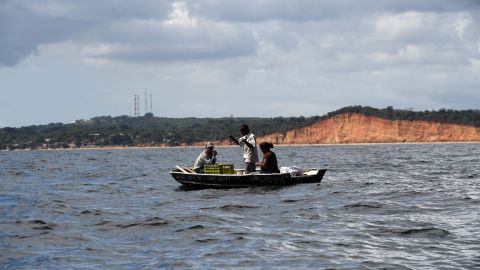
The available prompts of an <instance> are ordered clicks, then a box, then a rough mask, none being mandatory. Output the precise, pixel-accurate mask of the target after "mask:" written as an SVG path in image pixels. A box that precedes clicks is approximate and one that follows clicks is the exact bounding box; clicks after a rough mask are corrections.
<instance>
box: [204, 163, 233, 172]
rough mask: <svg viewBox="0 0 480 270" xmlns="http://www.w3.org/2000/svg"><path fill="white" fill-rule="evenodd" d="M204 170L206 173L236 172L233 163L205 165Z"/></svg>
mask: <svg viewBox="0 0 480 270" xmlns="http://www.w3.org/2000/svg"><path fill="white" fill-rule="evenodd" d="M203 171H204V173H205V174H235V170H234V169H233V164H214V165H205V167H204V168H203Z"/></svg>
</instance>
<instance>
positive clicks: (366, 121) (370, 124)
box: [258, 113, 480, 144]
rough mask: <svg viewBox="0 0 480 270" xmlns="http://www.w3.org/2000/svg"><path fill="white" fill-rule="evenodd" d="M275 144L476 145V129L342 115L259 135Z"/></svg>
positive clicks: (479, 136)
mask: <svg viewBox="0 0 480 270" xmlns="http://www.w3.org/2000/svg"><path fill="white" fill-rule="evenodd" d="M258 140H259V141H271V142H273V143H275V144H337V143H400V142H452V141H456V142H466V141H478V142H480V128H478V127H474V126H466V125H458V124H450V123H438V122H428V121H420V120H387V119H383V118H379V117H375V116H368V115H364V114H360V113H342V114H338V115H335V116H332V117H330V118H327V119H324V120H322V121H320V122H318V123H315V124H313V125H311V126H308V127H304V128H299V129H294V130H290V131H288V132H286V133H273V134H270V135H268V136H260V137H259V138H258Z"/></svg>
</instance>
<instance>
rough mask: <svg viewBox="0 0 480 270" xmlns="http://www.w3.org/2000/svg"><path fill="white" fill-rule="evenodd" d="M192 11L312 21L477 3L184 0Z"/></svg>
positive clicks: (228, 16)
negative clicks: (186, 0)
mask: <svg viewBox="0 0 480 270" xmlns="http://www.w3.org/2000/svg"><path fill="white" fill-rule="evenodd" d="M188 2H189V3H190V5H189V6H191V7H192V13H193V14H195V15H198V16H205V17H209V18H212V19H217V20H224V21H236V22H258V21H269V20H285V21H312V20H313V21H316V20H325V19H332V18H337V17H343V18H344V17H349V16H358V15H362V14H363V15H365V14H378V13H382V12H394V13H396V12H407V11H412V10H416V11H421V12H429V11H431V12H449V11H459V10H470V9H472V8H475V9H478V8H479V7H480V2H479V1H476V0H457V1H451V0H436V1H418V0H403V1H396V0H362V1H355V0H337V1H317V0H305V1H297V0H284V1H277V0H267V1H255V2H252V1H242V0H232V1H223V0H204V1H201V2H199V1H195V0H188Z"/></svg>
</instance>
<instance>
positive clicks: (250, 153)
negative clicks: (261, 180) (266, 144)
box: [238, 133, 258, 163]
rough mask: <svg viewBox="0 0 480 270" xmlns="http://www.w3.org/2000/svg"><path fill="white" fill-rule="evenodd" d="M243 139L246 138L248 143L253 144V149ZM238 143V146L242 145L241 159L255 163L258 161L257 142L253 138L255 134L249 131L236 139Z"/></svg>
mask: <svg viewBox="0 0 480 270" xmlns="http://www.w3.org/2000/svg"><path fill="white" fill-rule="evenodd" d="M244 140H246V141H247V142H248V143H249V144H251V145H252V146H253V149H250V148H249V147H248V146H247V144H245V142H244ZM238 143H239V144H240V147H243V148H242V150H243V160H244V161H245V162H247V163H255V162H258V152H257V142H256V140H255V135H253V133H249V134H247V135H245V136H243V137H240V139H238Z"/></svg>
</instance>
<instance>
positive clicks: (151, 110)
mask: <svg viewBox="0 0 480 270" xmlns="http://www.w3.org/2000/svg"><path fill="white" fill-rule="evenodd" d="M150 112H151V113H153V109H152V94H150Z"/></svg>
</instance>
